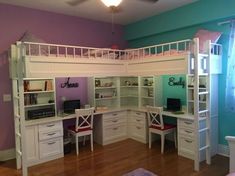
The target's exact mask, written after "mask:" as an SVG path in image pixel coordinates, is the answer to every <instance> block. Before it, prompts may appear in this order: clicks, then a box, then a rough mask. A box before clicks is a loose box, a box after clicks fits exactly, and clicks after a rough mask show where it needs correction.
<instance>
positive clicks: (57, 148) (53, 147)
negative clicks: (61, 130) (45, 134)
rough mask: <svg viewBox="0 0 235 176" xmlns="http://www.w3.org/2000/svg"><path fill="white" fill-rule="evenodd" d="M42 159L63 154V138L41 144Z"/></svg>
mask: <svg viewBox="0 0 235 176" xmlns="http://www.w3.org/2000/svg"><path fill="white" fill-rule="evenodd" d="M39 146H40V149H39V151H40V158H41V159H44V158H48V157H52V156H56V155H61V154H63V138H62V137H59V138H55V139H50V140H45V141H42V142H40V144H39Z"/></svg>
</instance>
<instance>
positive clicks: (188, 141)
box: [185, 139, 193, 143]
mask: <svg viewBox="0 0 235 176" xmlns="http://www.w3.org/2000/svg"><path fill="white" fill-rule="evenodd" d="M185 142H187V143H192V142H193V141H190V140H187V139H185Z"/></svg>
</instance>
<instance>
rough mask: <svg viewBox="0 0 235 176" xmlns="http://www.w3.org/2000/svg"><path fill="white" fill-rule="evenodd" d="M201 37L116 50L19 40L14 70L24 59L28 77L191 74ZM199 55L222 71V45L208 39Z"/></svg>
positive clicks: (13, 56) (203, 66)
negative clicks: (208, 59)
mask: <svg viewBox="0 0 235 176" xmlns="http://www.w3.org/2000/svg"><path fill="white" fill-rule="evenodd" d="M197 43H199V40H198V39H193V40H189V39H188V40H181V41H175V42H171V43H164V44H160V45H153V46H148V47H143V48H137V49H126V50H113V49H108V48H91V47H81V46H69V45H56V44H47V43H32V42H17V43H16V44H14V45H12V46H11V57H10V58H11V61H10V64H11V66H10V68H11V70H10V73H11V74H13V75H14V74H15V72H14V70H16V69H15V67H16V62H17V61H22V62H23V67H24V68H23V71H24V77H27V78H30V77H31V78H32V77H34V78H35V77H48V75H50V77H64V76H65V77H67V76H70V77H72V76H73V77H75V76H107V75H109V76H122V75H125V76H126V75H162V74H177V73H181V74H189V73H192V71H193V69H194V64H193V63H194V62H193V58H194V56H195V54H199V53H195V49H194V48H195V47H194V46H196V45H197ZM207 43H208V45H207V49H206V50H207V52H205V53H203V54H199V57H198V58H200V61H199V63H200V67H201V68H200V70H201V72H202V73H203V72H204V71H206V69H207V68H206V63H205V60H206V59H204V57H206V56H208V55H210V58H211V60H210V65H211V73H221V69H222V68H221V65H222V64H221V54H222V52H221V51H222V47H221V45H219V44H214V43H210V42H209V41H208V42H207Z"/></svg>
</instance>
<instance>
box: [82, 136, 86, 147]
mask: <svg viewBox="0 0 235 176" xmlns="http://www.w3.org/2000/svg"><path fill="white" fill-rule="evenodd" d="M85 144H86V136H84V137H83V145H85Z"/></svg>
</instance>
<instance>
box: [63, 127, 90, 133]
mask: <svg viewBox="0 0 235 176" xmlns="http://www.w3.org/2000/svg"><path fill="white" fill-rule="evenodd" d="M68 129H69V130H72V131H74V132H76V133H79V132H82V131H89V130H92V128H90V127H87V128H82V129H78V130H75V126H69V127H68Z"/></svg>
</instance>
